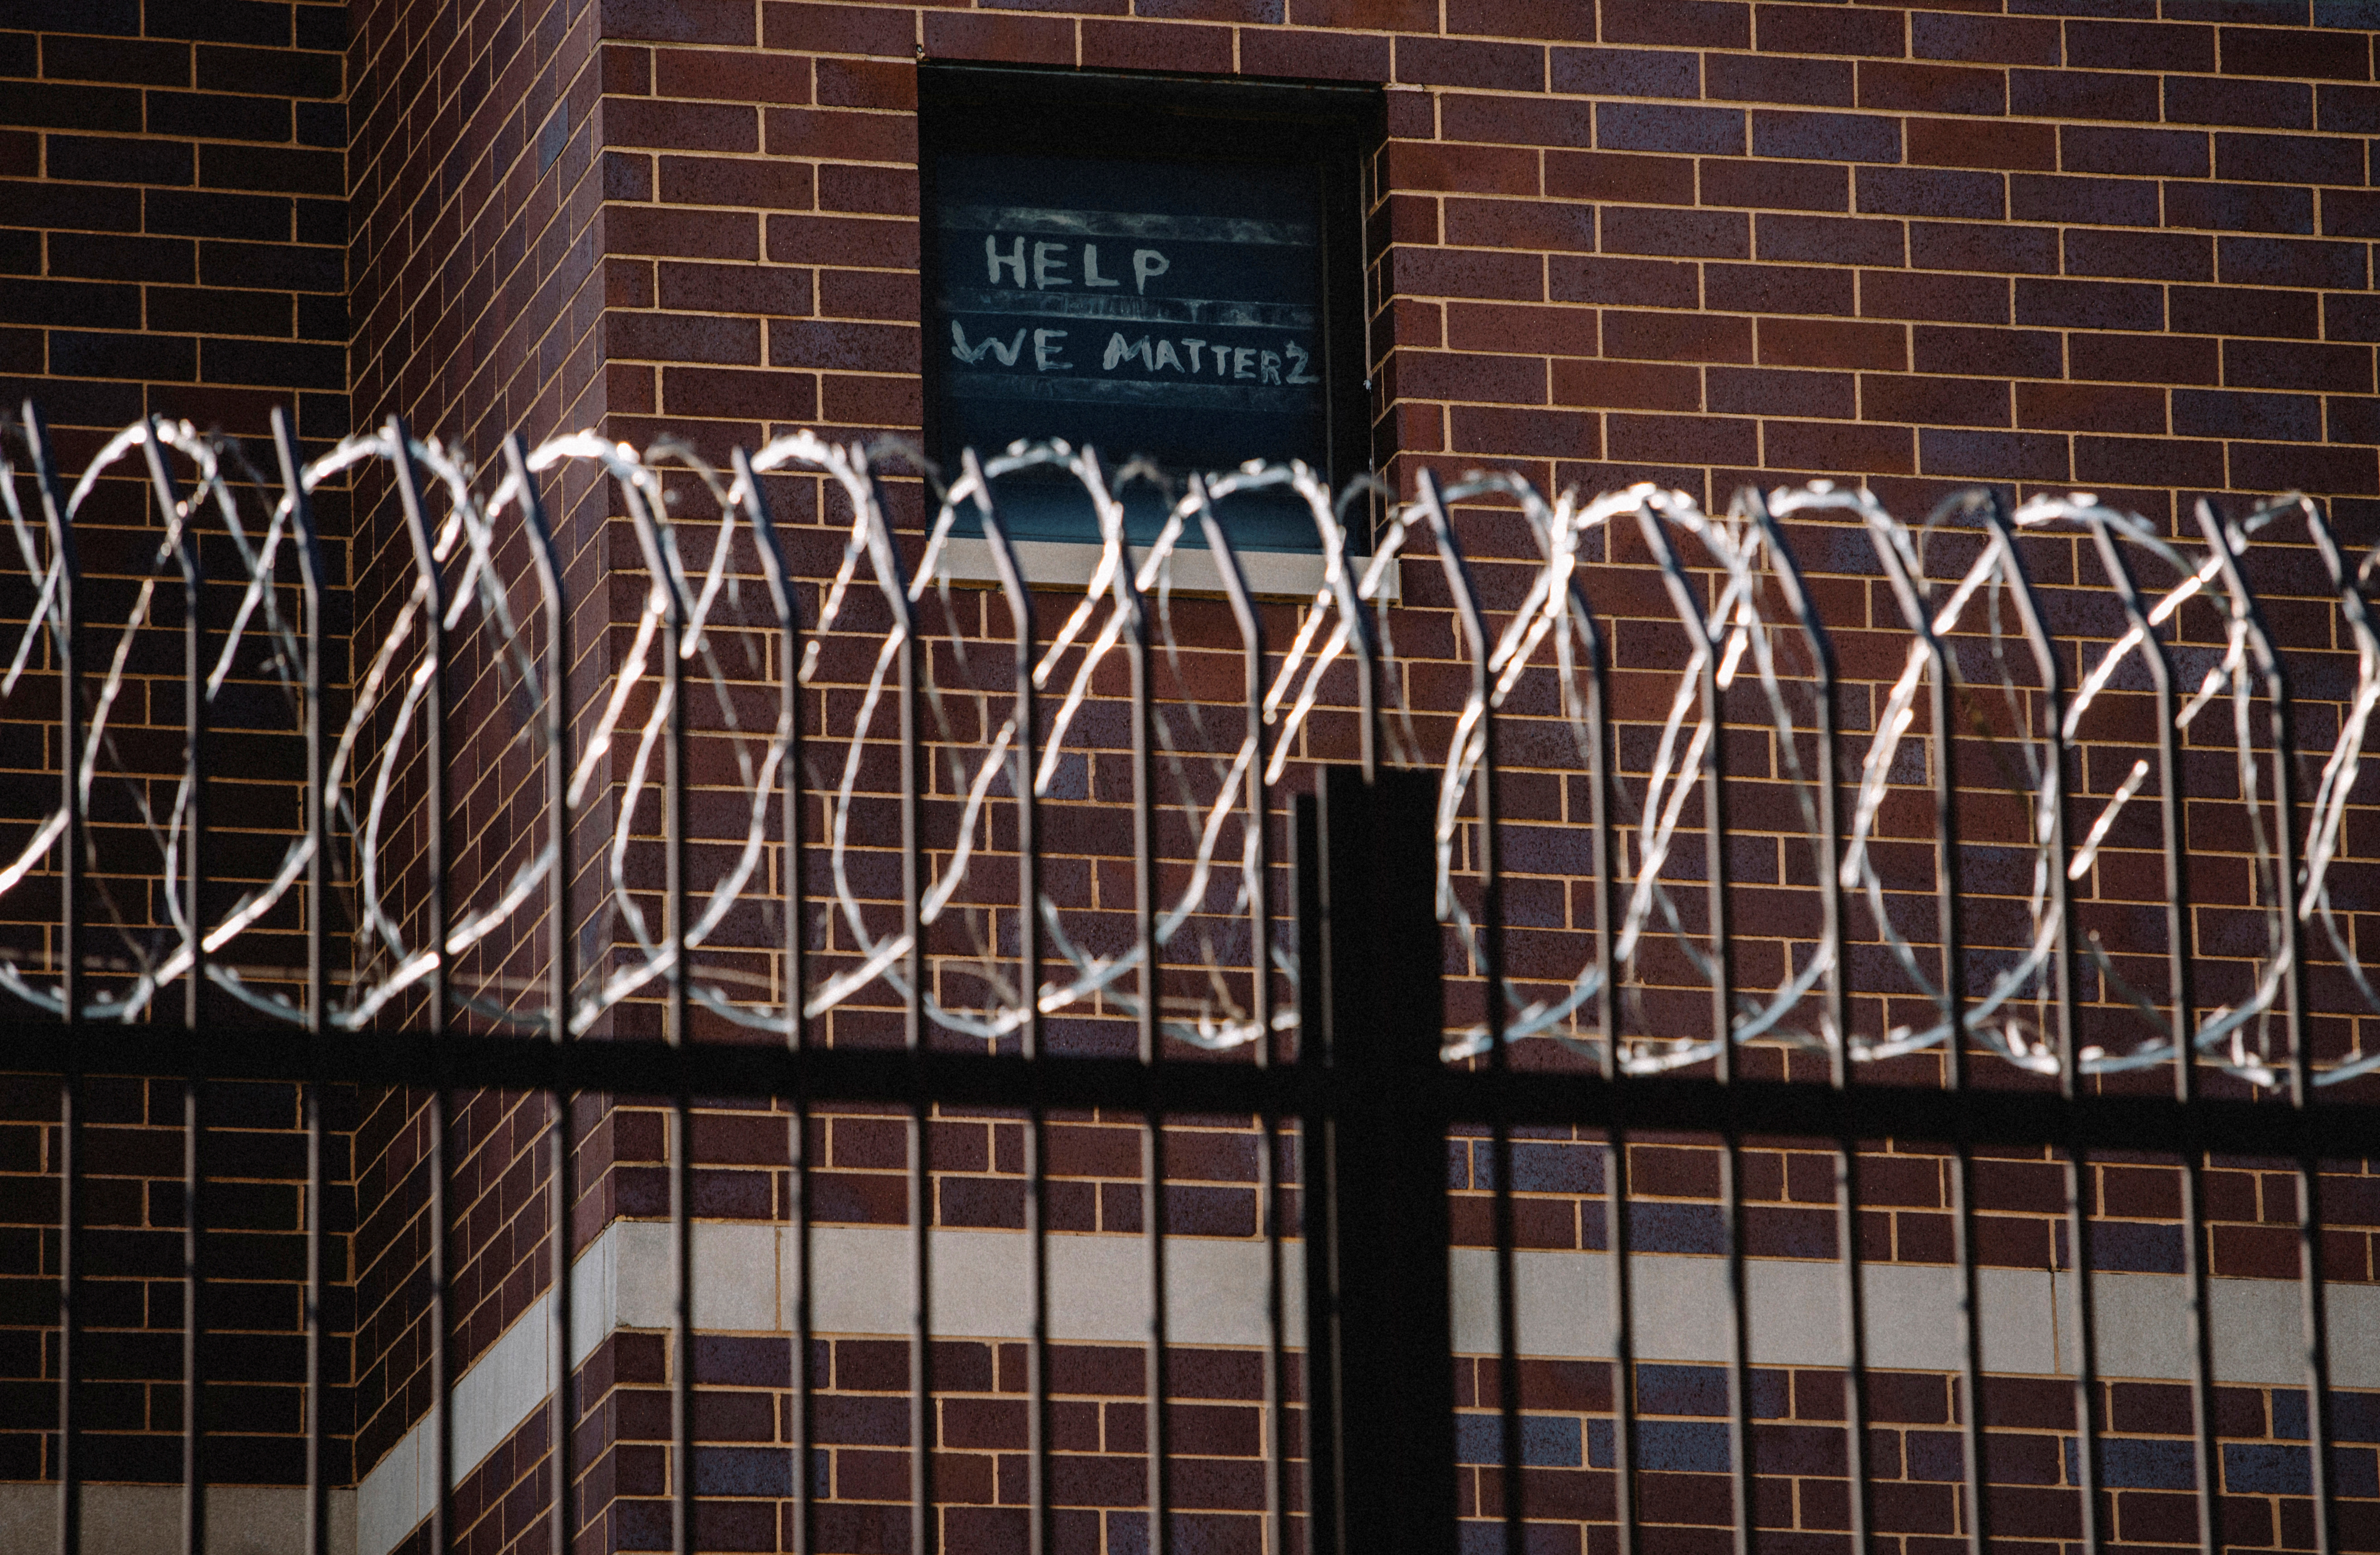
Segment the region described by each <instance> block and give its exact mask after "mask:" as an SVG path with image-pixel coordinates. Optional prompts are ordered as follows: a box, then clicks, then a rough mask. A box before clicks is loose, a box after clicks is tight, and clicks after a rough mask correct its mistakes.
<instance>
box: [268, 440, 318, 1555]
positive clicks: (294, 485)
mask: <svg viewBox="0 0 2380 1555" xmlns="http://www.w3.org/2000/svg"><path fill="white" fill-rule="evenodd" d="M273 453H274V455H275V456H276V458H277V460H278V462H279V465H280V468H281V486H282V494H283V500H285V502H286V503H287V504H289V523H290V528H292V529H293V530H294V531H295V533H296V539H297V566H298V583H299V586H300V588H301V589H302V590H303V592H304V595H305V633H306V639H305V644H306V646H305V652H306V659H305V662H304V664H303V665H302V666H301V675H302V680H301V692H302V695H303V698H304V703H303V706H302V707H301V709H300V718H301V721H302V734H303V736H304V739H305V743H306V798H305V803H304V805H303V807H302V813H303V817H304V820H305V826H306V994H305V1004H304V1008H305V1029H306V1034H307V1036H309V1037H310V1038H312V1039H313V1040H314V1044H315V1049H314V1051H313V1052H312V1053H311V1055H310V1059H311V1072H310V1074H309V1075H307V1077H306V1078H305V1080H304V1081H303V1082H301V1084H300V1087H299V1089H300V1093H301V1095H302V1097H303V1105H304V1109H305V1126H306V1295H305V1303H306V1305H305V1311H304V1314H303V1316H304V1320H305V1328H306V1363H305V1364H306V1402H305V1410H306V1535H305V1550H306V1555H328V1551H329V1549H330V1547H331V1546H330V1539H331V1487H330V1483H329V1481H328V1479H327V1478H326V1477H325V1476H324V1474H323V1453H324V1452H325V1450H326V1448H327V1446H328V1440H327V1433H326V1430H325V1425H326V1422H325V1420H324V1418H323V1412H322V1406H323V1400H324V1398H325V1397H326V1396H327V1395H326V1391H325V1387H324V1384H323V1380H322V1294H323V1290H322V1248H323V1239H324V1236H325V1235H326V1233H327V1232H328V1229H329V1228H328V1225H327V1223H326V1219H325V1209H326V1207H325V1205H324V1204H323V1200H322V1195H323V1192H324V1185H323V1175H322V1070H321V1059H322V1054H321V1051H320V1044H321V1042H322V1028H323V1022H324V1019H325V1017H326V1016H327V1015H328V1014H329V1003H330V984H329V981H328V977H327V972H326V966H325V962H324V954H325V943H324V932H323V931H324V928H325V925H326V922H327V920H326V918H325V917H324V910H325V906H326V904H325V903H324V902H323V900H322V890H323V885H324V882H325V881H326V880H327V879H328V869H327V856H328V854H329V853H330V847H331V829H330V815H329V811H328V810H327V809H326V808H325V807H324V805H323V802H322V780H323V761H322V590H323V589H324V587H325V586H326V585H327V583H328V581H329V579H328V577H327V575H326V574H325V571H324V568H323V564H322V543H321V540H320V537H319V536H318V535H317V533H316V531H315V528H314V506H313V503H312V501H311V499H310V497H309V496H308V494H307V492H306V482H305V479H304V472H303V468H302V464H301V461H300V460H299V458H298V456H297V435H296V433H295V432H294V431H292V430H291V428H290V425H289V413H288V412H287V411H286V410H285V409H284V408H283V407H280V406H274V407H273Z"/></svg>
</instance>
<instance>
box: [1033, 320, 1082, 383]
mask: <svg viewBox="0 0 2380 1555" xmlns="http://www.w3.org/2000/svg"><path fill="white" fill-rule="evenodd" d="M1065 338H1066V332H1065V331H1064V330H1062V329H1037V330H1035V331H1034V332H1033V365H1034V367H1035V368H1037V369H1038V370H1039V371H1043V372H1072V371H1075V364H1074V363H1073V362H1070V361H1061V360H1060V359H1059V358H1060V356H1061V355H1062V353H1063V352H1064V351H1065V349H1066V348H1065V347H1064V346H1052V345H1050V342H1051V341H1053V340H1063V339H1065Z"/></svg>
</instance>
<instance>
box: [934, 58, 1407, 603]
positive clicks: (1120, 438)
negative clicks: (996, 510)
mask: <svg viewBox="0 0 2380 1555" xmlns="http://www.w3.org/2000/svg"><path fill="white" fill-rule="evenodd" d="M918 91H919V106H918V116H919V128H920V136H921V149H920V161H921V163H922V164H923V169H924V177H923V191H922V198H923V209H924V222H925V234H926V237H925V252H924V269H925V275H924V295H925V315H926V317H925V331H926V344H925V358H926V437H927V444H928V448H929V453H930V454H931V456H933V457H934V458H935V460H936V461H937V462H938V463H940V464H941V466H942V467H943V468H945V469H946V470H948V469H954V468H956V463H957V459H958V455H959V451H960V450H961V449H962V448H965V447H973V448H975V449H976V450H977V452H978V453H981V454H986V455H989V454H991V453H994V452H997V451H998V450H1000V449H1002V448H1005V447H1006V446H1007V445H1008V444H1009V443H1013V442H1014V441H1016V440H1017V439H1020V438H1023V439H1033V440H1038V439H1042V438H1050V437H1062V438H1064V439H1066V440H1067V441H1068V442H1070V443H1076V444H1078V445H1079V444H1085V443H1087V444H1089V445H1091V446H1093V447H1095V448H1097V449H1099V453H1100V455H1101V456H1102V457H1103V458H1105V459H1106V460H1107V461H1108V463H1109V464H1110V466H1111V468H1113V467H1119V466H1121V465H1122V464H1123V463H1124V462H1125V461H1126V460H1128V459H1130V458H1134V457H1144V458H1147V459H1148V460H1150V461H1152V462H1153V463H1155V464H1156V465H1158V466H1159V467H1160V468H1161V469H1163V470H1164V471H1165V472H1166V473H1167V474H1168V476H1169V477H1171V478H1172V480H1174V481H1175V482H1176V486H1177V489H1178V482H1179V480H1180V478H1181V477H1182V476H1184V475H1186V474H1188V473H1189V472H1191V471H1194V470H1213V469H1230V468H1235V467H1236V466H1238V465H1240V464H1241V463H1243V462H1245V460H1248V459H1251V458H1261V459H1289V458H1302V459H1305V461H1306V462H1307V463H1309V464H1311V465H1313V466H1314V467H1315V468H1318V469H1319V470H1321V471H1324V472H1325V473H1327V474H1328V476H1329V477H1330V480H1331V481H1332V482H1333V483H1334V484H1337V483H1341V482H1343V481H1345V480H1348V479H1349V478H1350V477H1352V476H1354V475H1356V474H1359V473H1361V472H1362V471H1363V470H1364V469H1365V468H1366V450H1367V448H1368V444H1369V437H1370V432H1369V427H1368V425H1367V412H1366V393H1365V389H1364V383H1363V380H1364V352H1363V339H1364V334H1363V330H1364V312H1363V248H1362V204H1361V198H1362V189H1363V183H1364V179H1363V171H1364V155H1365V153H1366V151H1367V150H1368V149H1369V148H1370V147H1371V146H1373V145H1376V144H1378V129H1377V115H1378V104H1379V96H1378V92H1377V91H1371V90H1368V89H1359V88H1346V87H1313V86H1293V85H1287V84H1248V83H1239V82H1202V81H1185V80H1175V79H1165V78H1159V77H1131V76H1121V75H1105V74H1097V73H1091V72H1082V71H1056V70H1026V69H1000V68H983V67H956V66H929V67H924V68H922V69H920V70H919V72H918ZM999 491H1000V497H1001V516H1002V522H1003V523H1004V524H1005V525H1006V526H1007V528H1008V529H1009V531H1010V533H1011V534H1012V536H1014V538H1015V539H1017V540H1018V541H1023V542H1029V543H1031V544H1032V545H1033V547H1034V549H1035V550H1036V551H1037V552H1040V550H1041V548H1042V547H1044V546H1055V547H1063V548H1065V549H1067V550H1071V551H1077V552H1082V553H1083V555H1084V556H1087V551H1084V548H1085V547H1086V546H1087V544H1089V543H1095V542H1096V541H1097V540H1098V538H1099V531H1098V527H1097V523H1096V520H1095V519H1094V517H1093V516H1092V512H1091V507H1090V504H1089V503H1088V501H1087V500H1086V499H1085V498H1084V496H1083V495H1082V493H1081V492H1080V491H1079V490H1078V489H1076V488H1074V487H1073V486H1071V484H1070V483H1068V482H1066V481H1064V480H1059V479H1055V478H1052V479H1049V480H1030V479H1027V478H1026V477H1024V476H1019V477H1017V478H1014V479H1011V480H1006V481H1004V482H1002V485H1001V487H1000V488H999ZM1165 506H1166V503H1165V498H1164V497H1163V496H1162V495H1161V494H1160V492H1158V491H1157V490H1155V489H1153V488H1142V489H1141V492H1140V494H1139V495H1137V496H1136V497H1135V499H1134V500H1133V501H1132V502H1131V504H1129V510H1128V525H1129V529H1130V532H1131V534H1132V535H1133V537H1134V538H1135V540H1146V539H1147V538H1148V537H1149V536H1151V535H1153V534H1154V533H1155V532H1156V529H1157V527H1158V526H1159V525H1160V523H1161V522H1162V521H1163V517H1164V513H1165ZM1220 515H1221V516H1222V517H1223V519H1224V522H1225V524H1226V526H1227V528H1228V530H1229V532H1230V533H1231V536H1232V540H1233V545H1234V547H1235V548H1237V549H1243V550H1245V551H1248V552H1250V553H1276V554H1279V555H1281V559H1282V560H1284V561H1286V560H1290V559H1291V558H1293V557H1294V556H1295V555H1296V554H1297V553H1306V554H1308V555H1310V554H1312V553H1315V552H1316V551H1317V550H1318V541H1317V539H1316V537H1315V533H1314V526H1313V523H1312V521H1311V519H1310V518H1309V517H1308V516H1306V514H1305V508H1304V506H1303V504H1300V503H1298V502H1296V501H1295V500H1294V499H1293V498H1291V497H1289V496H1288V494H1287V493H1278V494H1271V495H1268V496H1265V497H1262V498H1258V497H1255V496H1251V497H1247V498H1236V499H1234V500H1233V502H1232V503H1230V504H1224V506H1223V507H1222V508H1221V509H1220ZM1053 559H1057V560H1062V558H1053V557H1051V556H1050V555H1049V554H1047V553H1043V554H1038V555H1037V556H1036V558H1035V560H1036V563H1037V565H1036V568H1035V570H1036V573H1037V576H1044V575H1046V574H1045V567H1044V565H1041V564H1046V563H1047V562H1049V561H1051V560H1053ZM1252 560H1253V558H1252ZM1083 567H1087V561H1086V560H1083V559H1081V558H1080V557H1078V558H1076V560H1075V566H1074V567H1071V568H1064V569H1062V570H1065V571H1074V570H1080V569H1081V568H1083ZM1252 570H1253V569H1252ZM1269 570H1273V571H1275V572H1278V570H1279V569H1278V568H1273V569H1269ZM1055 580H1056V578H1055V577H1052V581H1055Z"/></svg>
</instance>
